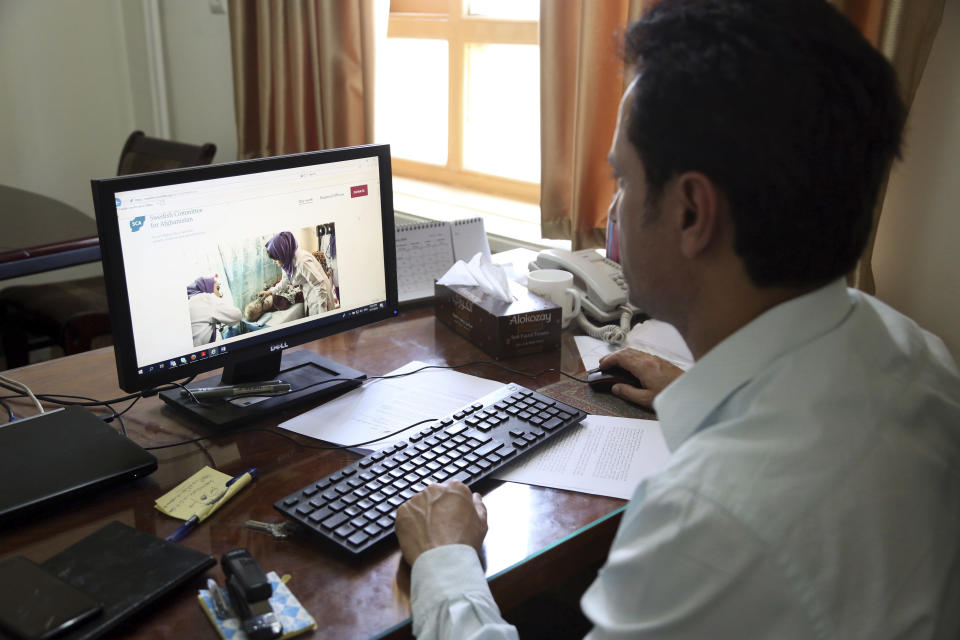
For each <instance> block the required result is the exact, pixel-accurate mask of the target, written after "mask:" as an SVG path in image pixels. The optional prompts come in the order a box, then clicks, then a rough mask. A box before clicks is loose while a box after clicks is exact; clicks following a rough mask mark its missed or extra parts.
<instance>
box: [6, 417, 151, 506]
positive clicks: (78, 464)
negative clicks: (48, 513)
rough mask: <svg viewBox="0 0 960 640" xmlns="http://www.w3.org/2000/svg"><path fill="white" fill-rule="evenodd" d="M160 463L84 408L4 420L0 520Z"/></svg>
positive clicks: (133, 475) (147, 471) (145, 471)
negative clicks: (14, 420)
mask: <svg viewBox="0 0 960 640" xmlns="http://www.w3.org/2000/svg"><path fill="white" fill-rule="evenodd" d="M156 468H157V459H156V458H155V457H153V455H151V454H150V453H148V452H147V451H144V450H143V449H141V448H140V446H139V445H137V444H136V443H135V442H133V441H131V440H129V439H128V438H126V437H125V436H123V435H121V434H120V433H119V432H118V431H117V430H116V429H114V428H113V427H111V426H109V425H107V424H104V422H103V421H102V420H101V419H100V418H98V417H97V416H95V415H93V414H92V413H90V412H89V411H87V410H86V409H82V408H80V407H67V408H66V409H61V410H57V411H50V412H48V413H43V414H40V415H38V416H34V417H32V418H25V419H22V420H17V421H16V422H11V423H8V424H5V425H2V426H0V522H4V521H6V520H10V519H13V518H16V517H20V516H23V515H25V514H27V513H29V512H31V511H33V510H35V509H38V508H40V507H47V506H50V505H51V504H52V503H55V502H61V501H63V500H65V499H67V498H75V497H76V496H78V495H79V494H82V493H85V492H89V491H92V490H94V489H97V488H100V487H102V486H104V485H105V484H109V483H113V482H119V481H122V480H129V479H132V478H138V477H140V476H145V475H148V474H150V473H152V472H153V471H155V470H156Z"/></svg>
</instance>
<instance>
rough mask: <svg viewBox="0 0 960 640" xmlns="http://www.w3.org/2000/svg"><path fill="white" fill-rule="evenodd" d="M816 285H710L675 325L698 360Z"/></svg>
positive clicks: (811, 289)
mask: <svg viewBox="0 0 960 640" xmlns="http://www.w3.org/2000/svg"><path fill="white" fill-rule="evenodd" d="M816 288H817V287H812V286H811V287H804V288H782V287H763V288H758V287H756V286H754V285H753V284H752V283H749V282H747V283H740V284H739V286H737V285H734V286H732V287H731V286H730V283H729V282H728V284H727V286H726V287H725V288H720V287H711V288H709V289H707V290H705V291H703V292H702V295H700V296H698V301H697V304H696V305H695V307H696V308H695V309H694V313H692V314H691V315H690V316H689V317H688V318H687V321H686V322H684V323H683V327H682V328H681V327H679V326H678V327H677V328H678V329H679V330H680V333H681V335H683V338H684V340H686V342H687V346H688V347H690V352H691V353H692V354H693V357H694V359H695V360H699V359H700V358H702V357H703V356H704V355H706V354H707V353H708V352H709V351H710V350H711V349H713V348H714V347H715V346H717V345H718V344H720V343H721V342H722V341H723V340H725V339H726V338H728V337H729V336H731V335H732V334H734V333H735V332H736V331H738V330H739V329H741V328H742V327H744V326H746V325H747V324H749V323H750V322H752V321H753V320H754V319H755V318H757V317H759V316H760V315H761V314H763V313H765V312H766V311H769V310H770V309H772V308H774V307H776V306H777V305H779V304H782V303H784V302H786V301H788V300H792V299H793V298H796V297H799V296H802V295H804V294H806V293H809V292H810V291H813V290H814V289H816Z"/></svg>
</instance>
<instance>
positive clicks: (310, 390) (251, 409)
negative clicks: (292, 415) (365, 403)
mask: <svg viewBox="0 0 960 640" xmlns="http://www.w3.org/2000/svg"><path fill="white" fill-rule="evenodd" d="M281 354H282V355H281ZM366 377H367V376H366V374H364V373H362V372H360V371H357V370H356V369H351V368H350V367H348V366H346V365H342V364H340V363H339V362H334V361H333V360H330V359H328V358H324V357H323V356H320V355H317V354H316V353H313V352H312V351H307V350H298V351H289V352H281V351H278V352H276V353H275V354H271V355H270V356H267V357H264V358H260V359H257V360H253V361H244V362H239V363H237V364H235V365H233V366H228V367H224V370H223V376H222V377H220V378H219V379H218V378H217V377H216V376H212V377H209V378H204V379H202V380H194V381H193V382H191V383H190V384H188V385H186V386H187V388H188V389H199V388H203V387H215V386H221V385H228V384H245V383H250V384H252V383H255V382H258V381H266V380H279V381H281V382H286V383H287V384H289V385H290V387H291V392H290V393H286V394H284V395H281V396H261V398H237V399H235V400H209V401H204V402H202V403H201V404H197V403H196V402H194V401H193V399H192V398H190V396H188V395H187V394H186V393H185V392H184V391H183V390H182V389H179V388H177V389H171V390H169V391H161V392H160V394H159V395H160V399H161V400H163V401H164V402H166V403H167V404H168V405H170V406H171V407H172V408H174V409H176V410H178V411H182V412H185V413H187V414H188V415H189V416H190V417H192V418H194V419H196V420H198V421H200V422H203V423H205V424H208V425H211V426H214V427H217V428H220V429H225V428H230V427H235V426H237V425H239V424H242V423H244V422H248V421H250V420H254V419H256V418H260V417H263V416H267V415H272V416H275V415H277V414H278V413H280V412H281V411H284V410H286V409H289V408H290V407H291V406H293V405H297V404H302V403H305V402H308V401H312V402H314V403H319V402H325V401H326V400H329V399H331V398H333V397H334V396H338V395H340V394H342V393H345V392H346V391H349V390H350V389H354V388H356V387H359V386H360V385H361V384H362V382H363V380H364V379H366ZM325 380H330V382H324V381H325Z"/></svg>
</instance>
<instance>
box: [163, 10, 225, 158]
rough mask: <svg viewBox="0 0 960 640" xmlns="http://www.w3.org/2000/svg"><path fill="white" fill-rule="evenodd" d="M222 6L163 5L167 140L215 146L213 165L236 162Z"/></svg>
mask: <svg viewBox="0 0 960 640" xmlns="http://www.w3.org/2000/svg"><path fill="white" fill-rule="evenodd" d="M211 4H213V5H217V6H219V7H222V8H223V9H224V10H225V9H226V7H225V5H226V0H219V2H218V1H217V0H214V2H213V3H209V0H208V1H206V2H198V1H197V0H163V1H162V2H161V3H160V17H161V21H162V29H163V48H164V59H165V62H166V65H165V66H166V72H167V82H168V84H167V88H168V93H167V98H168V103H169V107H170V131H171V133H172V134H173V135H172V136H171V137H173V138H175V139H178V140H184V141H189V142H213V143H215V144H216V145H217V155H216V157H214V162H228V161H231V160H236V159H237V127H236V111H235V110H234V105H233V68H232V66H231V62H230V60H231V54H230V30H229V24H228V18H227V14H226V13H225V12H224V13H213V12H212V11H211V9H210V5H211Z"/></svg>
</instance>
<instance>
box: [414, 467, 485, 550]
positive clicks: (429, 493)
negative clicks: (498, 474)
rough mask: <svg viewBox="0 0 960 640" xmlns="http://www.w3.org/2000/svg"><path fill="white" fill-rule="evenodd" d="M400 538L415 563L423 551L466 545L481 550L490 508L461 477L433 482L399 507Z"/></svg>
mask: <svg viewBox="0 0 960 640" xmlns="http://www.w3.org/2000/svg"><path fill="white" fill-rule="evenodd" d="M396 531H397V539H398V540H399V542H400V549H401V550H402V551H403V557H404V559H405V560H406V561H407V562H408V563H410V566H411V567H412V566H413V563H414V562H416V561H417V558H419V557H420V554H421V553H423V552H424V551H429V550H430V549H433V548H436V547H440V546H443V545H448V544H465V545H468V546H471V547H473V548H474V549H476V550H477V552H478V553H479V551H480V548H481V546H482V545H483V538H484V536H486V535H487V509H486V507H484V506H483V501H482V500H481V499H480V494H479V493H472V492H471V491H470V489H469V488H467V485H465V484H463V483H462V482H460V481H459V480H453V481H450V482H444V483H442V484H432V485H430V486H428V487H427V488H426V489H425V490H424V491H421V492H420V493H418V494H417V495H415V496H414V497H412V498H410V499H409V500H407V501H406V502H405V503H403V504H402V505H400V508H399V509H397V524H396Z"/></svg>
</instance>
